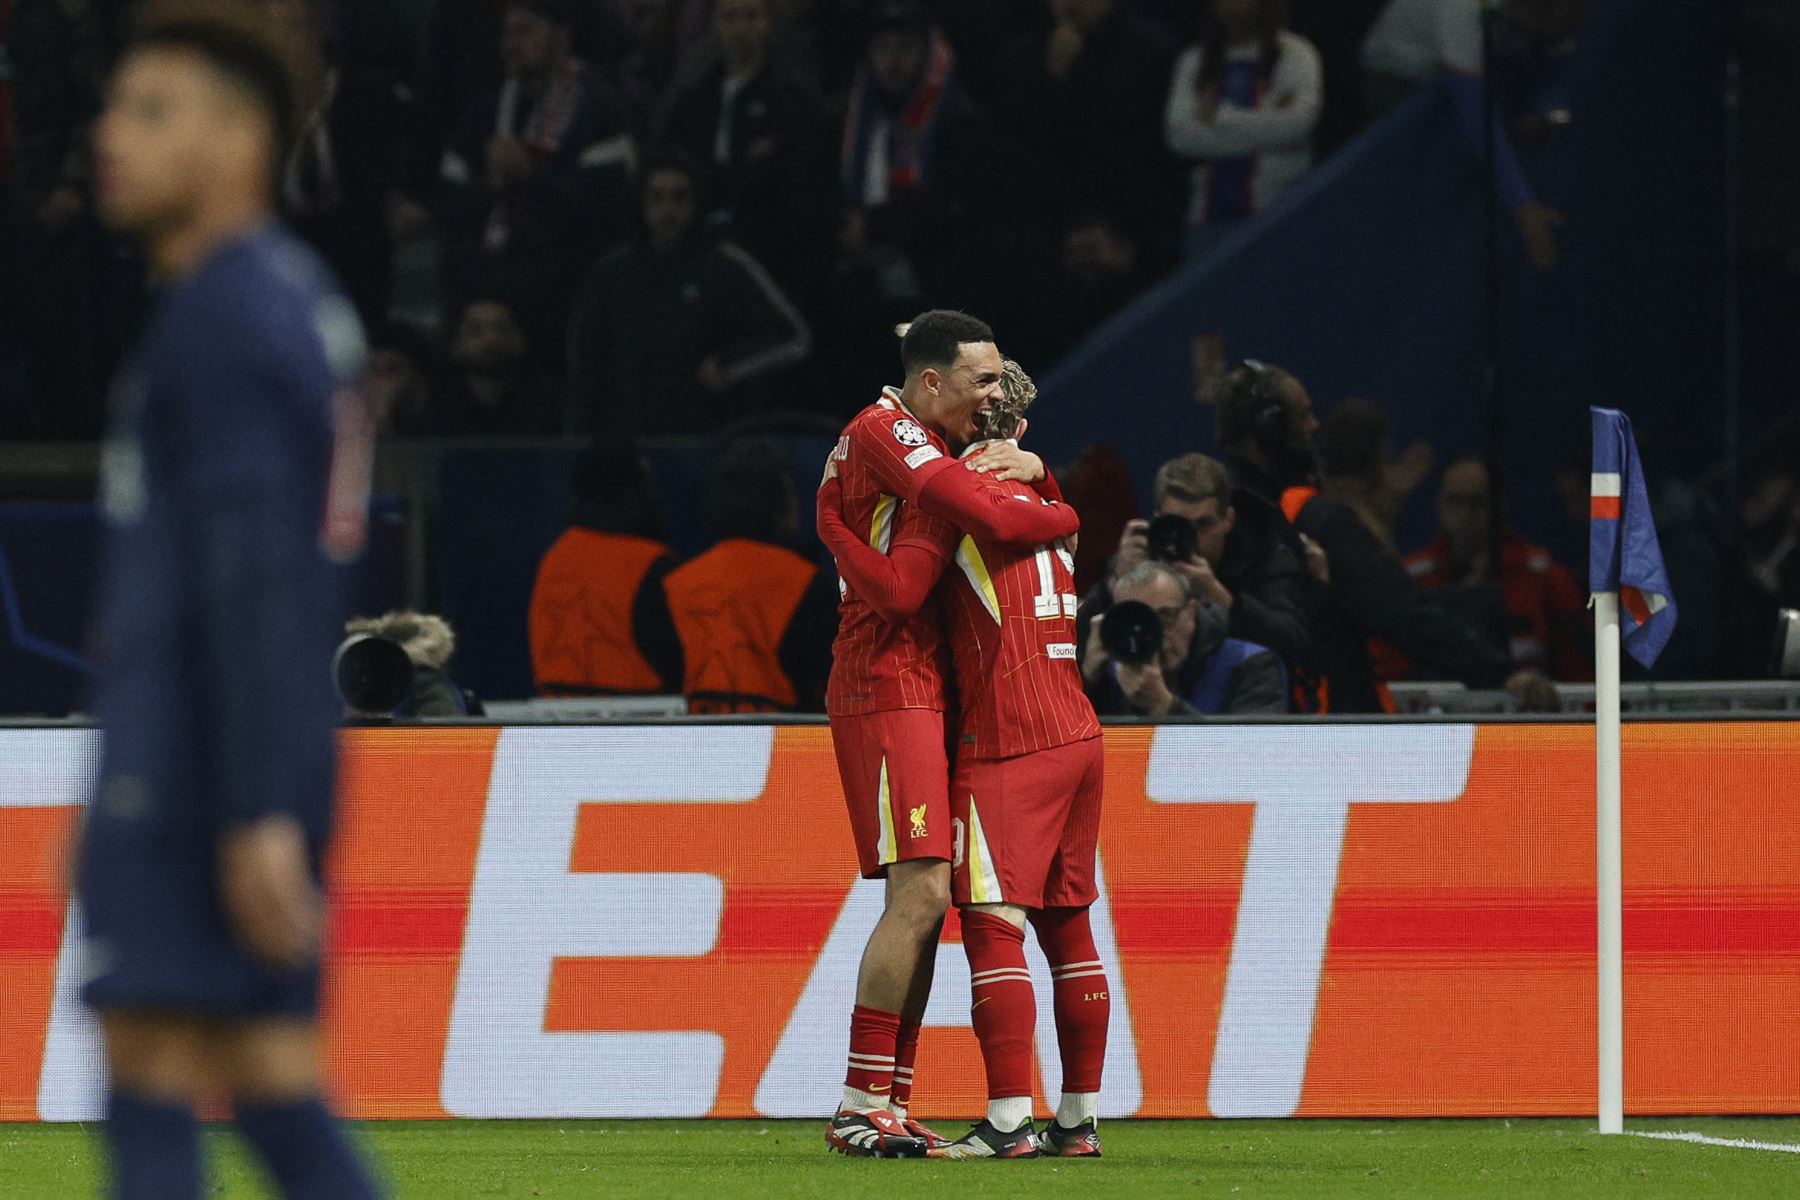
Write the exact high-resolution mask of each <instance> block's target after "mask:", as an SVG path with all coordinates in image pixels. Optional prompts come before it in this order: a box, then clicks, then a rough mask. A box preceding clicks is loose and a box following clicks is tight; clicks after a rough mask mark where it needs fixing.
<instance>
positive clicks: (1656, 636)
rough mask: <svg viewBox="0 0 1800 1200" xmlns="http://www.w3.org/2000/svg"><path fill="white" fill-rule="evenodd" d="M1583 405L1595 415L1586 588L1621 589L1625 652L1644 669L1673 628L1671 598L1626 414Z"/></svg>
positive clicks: (1672, 600) (1621, 627)
mask: <svg viewBox="0 0 1800 1200" xmlns="http://www.w3.org/2000/svg"><path fill="white" fill-rule="evenodd" d="M1588 411H1589V412H1590V413H1592V414H1593V420H1594V477H1593V486H1592V490H1591V494H1590V500H1589V511H1588V516H1589V518H1590V519H1589V521H1588V591H1589V592H1590V593H1591V592H1617V593H1618V594H1619V610H1620V621H1619V625H1620V629H1621V631H1622V633H1623V635H1624V643H1625V650H1626V653H1628V654H1630V655H1631V657H1633V658H1635V659H1637V660H1638V662H1640V663H1642V664H1643V665H1644V666H1646V667H1648V666H1649V665H1650V664H1652V663H1654V662H1655V661H1656V657H1657V655H1659V654H1661V653H1662V651H1663V647H1664V646H1666V645H1668V644H1669V635H1670V634H1672V633H1674V632H1675V597H1674V593H1673V592H1671V591H1670V589H1669V576H1668V573H1667V572H1666V571H1664V570H1663V560H1662V547H1661V546H1659V545H1658V544H1657V541H1656V524H1655V522H1654V521H1653V520H1652V519H1651V516H1650V496H1649V493H1648V491H1646V490H1645V487H1644V471H1643V468H1642V467H1641V466H1640V465H1639V464H1638V453H1637V441H1636V439H1634V438H1633V437H1632V436H1631V418H1630V417H1628V416H1626V415H1625V414H1624V413H1622V412H1620V411H1618V410H1617V409H1613V408H1590V409H1588Z"/></svg>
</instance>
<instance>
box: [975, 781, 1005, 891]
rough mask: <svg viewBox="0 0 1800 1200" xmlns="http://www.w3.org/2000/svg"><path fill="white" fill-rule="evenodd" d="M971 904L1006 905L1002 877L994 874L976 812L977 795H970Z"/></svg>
mask: <svg viewBox="0 0 1800 1200" xmlns="http://www.w3.org/2000/svg"><path fill="white" fill-rule="evenodd" d="M969 903H970V904H1004V903H1006V901H1005V899H1004V898H1003V897H1002V896H1001V895H1000V877H999V876H998V875H996V874H994V856H993V853H992V852H991V851H989V850H988V844H987V834H985V833H983V832H982V831H981V814H980V813H979V812H976V811H975V794H974V793H973V792H971V793H969Z"/></svg>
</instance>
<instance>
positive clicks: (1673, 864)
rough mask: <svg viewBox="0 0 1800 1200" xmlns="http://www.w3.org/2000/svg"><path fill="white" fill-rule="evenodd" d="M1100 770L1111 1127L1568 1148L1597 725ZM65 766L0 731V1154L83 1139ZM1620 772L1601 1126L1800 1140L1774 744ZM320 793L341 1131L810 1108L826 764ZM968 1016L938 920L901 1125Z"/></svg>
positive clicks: (1794, 935)
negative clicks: (1547, 1138) (1486, 1125)
mask: <svg viewBox="0 0 1800 1200" xmlns="http://www.w3.org/2000/svg"><path fill="white" fill-rule="evenodd" d="M1106 737H1107V743H1106V750H1107V777H1106V820H1105V825H1104V827H1103V831H1102V836H1101V848H1100V855H1101V871H1100V876H1101V889H1102V896H1101V900H1100V902H1099V904H1098V905H1097V906H1096V911H1095V921H1094V925H1095V931H1096V942H1097V945H1098V946H1099V948H1100V952H1101V958H1102V960H1103V962H1104V963H1105V965H1106V968H1107V972H1108V976H1109V979H1108V984H1109V987H1110V989H1111V992H1112V995H1113V997H1114V1001H1113V1018H1112V1019H1113V1025H1112V1029H1111V1037H1110V1042H1109V1051H1108V1059H1107V1069H1106V1076H1105V1085H1104V1091H1103V1096H1104V1100H1103V1111H1104V1112H1106V1113H1109V1114H1111V1115H1114V1116H1124V1115H1133V1114H1135V1115H1144V1116H1287V1115H1303V1116H1325V1115H1390V1116H1415V1115H1416V1116H1425V1115H1473V1114H1520V1115H1528V1114H1579V1113H1584V1112H1591V1111H1593V1105H1594V1094H1595V1074H1596V1066H1595V1026H1596V1017H1595V996H1594V992H1595V985H1594V980H1595V966H1594V957H1595V917H1594V816H1593V814H1594V795H1593V737H1592V731H1591V729H1588V728H1584V727H1581V726H1571V725H1547V726H1524V725H1492V726H1481V727H1477V726H1471V725H1447V724H1445V725H1435V724H1433V725H1397V724H1389V725H1379V726H1377V725H1364V726H1356V725H1266V726H1248V727H1246V726H1183V727H1164V728H1160V729H1149V728H1142V729H1124V728H1121V729H1113V730H1109V731H1108V732H1107V735H1106ZM95 749H96V742H95V735H93V734H91V733H88V732H86V731H78V730H68V729H57V730H6V731H0V1120H36V1119H43V1120H76V1119H89V1118H91V1117H93V1116H94V1115H96V1114H97V1112H98V1109H99V1103H100V1096H99V1071H98V1058H97V1054H96V1046H95V1043H94V1039H93V1031H92V1028H91V1025H90V1024H89V1022H88V1020H87V1018H86V1016H85V1015H84V1013H83V1012H82V1010H81V1008H80V1006H79V1004H78V1003H77V1001H76V998H75V997H76V990H77V986H78V975H79V958H80V956H79V954H78V949H79V919H78V914H74V913H71V912H70V911H69V905H68V904H67V901H66V898H65V896H64V894H63V892H62V890H61V886H60V880H61V859H62V855H63V848H64V845H65V843H66V839H67V837H68V835H69V833H70V831H71V830H72V829H73V827H74V824H75V821H76V819H77V815H78V808H77V805H78V802H79V800H80V798H81V797H82V795H83V794H84V790H85V788H86V786H87V781H88V779H89V778H90V776H91V773H92V769H93V762H94V755H95ZM1624 761H1625V889H1626V892H1625V897H1626V914H1625V978H1626V1058H1625V1071H1626V1100H1627V1105H1628V1109H1629V1110H1630V1111H1632V1112H1636V1113H1662V1112H1794V1111H1800V1027H1797V1025H1796V1022H1795V1021H1794V1020H1793V1015H1794V1014H1795V1013H1796V1012H1800V787H1797V786H1796V785H1795V782H1794V781H1795V780H1796V779H1800V723H1721V724H1635V725H1630V726H1627V727H1626V730H1625V754H1624ZM343 764H344V765H343V797H342V804H341V812H340V836H339V841H338V844H337V848H336V851H335V854H334V858H333V862H332V871H331V874H332V884H333V903H334V910H333V922H332V927H331V936H330V961H329V970H328V983H327V1011H326V1024H327V1030H328V1051H327V1053H328V1063H329V1069H330V1073H331V1077H332V1081H333V1084H334V1087H335V1089H336V1091H337V1093H338V1095H339V1097H340V1098H341V1100H342V1102H343V1103H344V1105H345V1106H346V1108H347V1109H348V1110H349V1111H350V1112H351V1113H352V1114H354V1115H357V1116H360V1117H376V1118H380V1117H395V1118H401V1117H406V1118H414V1117H447V1116H463V1117H536V1116H563V1117H580V1116H594V1117H625V1116H705V1115H715V1116H751V1115H763V1116H810V1115H818V1114H823V1113H825V1112H826V1111H828V1110H829V1109H830V1108H831V1107H832V1106H833V1104H834V1103H835V1101H836V1098H837V1085H838V1084H839V1082H840V1081H841V1078H842V1074H843V1063H844V1053H845V1050H846V1044H847V1016H848V1012H849V1007H850V1002H851V993H852V989H853V985H854V978H855V971H856V964H857V960H858V958H859V956H860V954H861V952H862V946H863V941H864V939H865V938H866V936H867V933H868V930H869V928H870V926H871V925H872V924H873V922H874V920H875V918H876V916H877V915H878V913H879V911H880V906H881V893H880V886H879V884H875V883H868V882H863V881H860V880H859V879H858V878H857V871H856V863H855V856H854V853H853V850H852V847H851V844H850V838H849V833H848V830H847V828H846V821H845V814H844V803H845V802H844V797H843V795H842V793H841V791H840V790H839V786H838V782H837V775H836V769H835V764H834V762H833V756H832V753H831V745H830V734H829V732H828V731H827V730H826V729H825V728H823V727H783V728H770V727H751V726H730V727H681V726H660V727H605V728H570V727H553V728H507V729H482V728H462V729H386V730H353V731H348V732H346V734H345V735H344V756H343ZM1033 964H1034V970H1035V971H1036V972H1037V973H1038V974H1039V977H1040V980H1041V982H1040V984H1039V988H1038V992H1039V999H1040V1002H1041V1005H1042V1006H1043V1007H1044V1011H1043V1012H1042V1013H1041V1014H1040V1020H1039V1027H1038V1059H1039V1066H1040V1085H1041V1087H1042V1089H1043V1093H1042V1094H1047V1095H1048V1096H1050V1097H1052V1098H1053V1097H1054V1096H1055V1094H1056V1090H1057V1087H1058V1083H1059V1072H1058V1066H1057V1057H1056V1051H1055V1036H1054V1025H1053V1024H1052V1023H1051V1020H1050V1014H1049V1011H1048V1008H1047V1004H1048V997H1049V994H1050V989H1049V987H1048V986H1047V972H1046V970H1045V967H1044V963H1043V960H1042V959H1041V958H1037V957H1034V960H1033ZM968 1005H969V995H968V968H967V966H966V964H965V963H964V961H963V956H962V950H961V947H960V945H958V944H957V930H956V925H955V922H954V920H952V922H951V925H950V929H949V930H948V931H947V934H946V939H945V944H944V946H943V947H942V948H941V949H940V953H939V962H938V975H937V986H936V990H935V993H934V996H933V999H932V1005H931V1009H930V1011H929V1012H928V1014H927V1029H926V1033H925V1036H924V1039H923V1041H922V1046H921V1053H920V1060H919V1064H918V1079H919V1090H918V1093H917V1101H916V1107H917V1109H918V1110H919V1111H920V1112H921V1113H923V1114H926V1115H933V1116H949V1115H966V1114H972V1113H975V1112H978V1111H979V1110H980V1109H981V1107H982V1105H983V1103H984V1094H983V1089H982V1082H981V1067H980V1061H979V1057H978V1054H977V1052H976V1047H975V1042H974V1038H973V1036H972V1034H971V1033H970V1031H969V1029H968Z"/></svg>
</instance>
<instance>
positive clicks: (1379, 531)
mask: <svg viewBox="0 0 1800 1200" xmlns="http://www.w3.org/2000/svg"><path fill="white" fill-rule="evenodd" d="M1391 429H1392V422H1390V421H1389V420H1388V415H1387V410H1386V409H1384V408H1382V407H1381V406H1380V405H1379V404H1376V403H1375V402H1374V401H1372V400H1365V399H1363V398H1361V397H1358V396H1352V397H1350V398H1349V399H1347V400H1345V401H1344V402H1343V403H1341V404H1339V405H1338V406H1337V407H1336V408H1334V409H1332V410H1331V413H1330V415H1329V416H1327V417H1326V418H1325V419H1324V420H1323V421H1321V422H1320V423H1319V430H1318V443H1319V459H1320V462H1321V465H1322V466H1323V467H1324V470H1325V488H1326V490H1327V492H1328V493H1329V494H1330V496H1331V498H1332V499H1333V500H1336V501H1338V502H1339V503H1340V504H1343V505H1344V506H1345V507H1347V508H1349V509H1350V510H1351V511H1352V512H1354V513H1355V514H1356V515H1357V516H1358V517H1359V518H1360V519H1361V520H1362V523H1363V524H1364V525H1366V526H1368V528H1369V532H1370V533H1373V534H1374V535H1375V536H1376V538H1377V539H1379V540H1380V542H1381V544H1382V545H1383V546H1385V547H1387V548H1388V549H1389V550H1391V551H1393V552H1394V553H1399V549H1398V547H1397V546H1396V545H1395V542H1394V522H1395V521H1396V520H1398V519H1399V517H1400V512H1401V510H1402V509H1404V508H1405V507H1406V502H1407V501H1408V500H1409V499H1411V498H1412V494H1413V493H1414V492H1415V491H1417V490H1418V487H1419V485H1420V484H1421V483H1423V482H1424V481H1425V477H1426V476H1427V475H1428V474H1430V473H1431V462H1432V454H1431V447H1430V446H1429V445H1427V444H1426V443H1424V442H1414V443H1413V444H1412V445H1410V446H1408V447H1407V448H1406V451H1405V453H1403V454H1401V455H1400V456H1399V457H1397V458H1396V457H1395V456H1394V455H1393V453H1392V450H1393V438H1392V433H1391Z"/></svg>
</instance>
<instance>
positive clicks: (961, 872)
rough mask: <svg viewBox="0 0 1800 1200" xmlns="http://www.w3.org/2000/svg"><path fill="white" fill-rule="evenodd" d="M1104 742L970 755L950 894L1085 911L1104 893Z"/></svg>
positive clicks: (963, 769)
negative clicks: (1010, 754)
mask: <svg viewBox="0 0 1800 1200" xmlns="http://www.w3.org/2000/svg"><path fill="white" fill-rule="evenodd" d="M1100 747H1101V739H1099V738H1097V737H1093V738H1088V739H1086V740H1085V741H1080V742H1070V743H1068V744H1067V745H1065V746H1057V747H1056V748H1055V749H1052V750H1040V751H1038V752H1037V753H1035V754H1021V755H1019V756H1018V757H1016V758H991V759H974V760H970V759H963V760H960V761H958V763H957V764H956V778H955V781H954V782H953V783H952V784H951V787H950V796H951V800H950V809H951V812H952V814H953V815H954V816H955V818H956V853H955V856H954V857H953V858H951V860H950V861H951V863H952V865H953V868H954V869H953V871H952V873H951V876H950V898H951V899H952V900H954V901H955V902H956V903H957V904H959V905H960V904H1016V905H1018V906H1019V907H1020V908H1061V907H1073V908H1079V907H1081V906H1083V905H1087V904H1092V903H1093V902H1094V901H1095V900H1096V899H1098V898H1099V894H1100V893H1099V890H1098V889H1097V888H1096V887H1095V886H1094V854H1095V851H1096V850H1097V849H1098V847H1099V843H1100V780H1101V775H1102V772H1103V770H1104V766H1105V761H1104V758H1103V756H1102V754H1101V749H1100Z"/></svg>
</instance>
